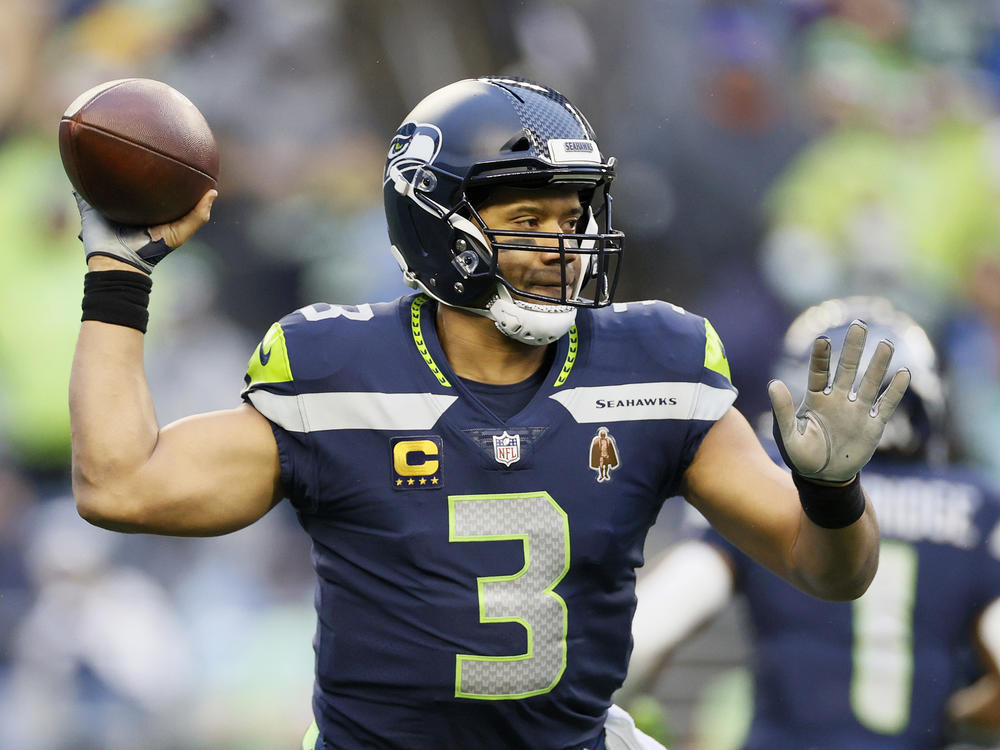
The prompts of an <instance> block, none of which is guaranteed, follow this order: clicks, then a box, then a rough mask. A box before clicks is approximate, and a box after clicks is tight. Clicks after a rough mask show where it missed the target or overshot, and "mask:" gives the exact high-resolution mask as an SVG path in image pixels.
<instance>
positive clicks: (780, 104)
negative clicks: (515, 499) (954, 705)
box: [0, 0, 1000, 750]
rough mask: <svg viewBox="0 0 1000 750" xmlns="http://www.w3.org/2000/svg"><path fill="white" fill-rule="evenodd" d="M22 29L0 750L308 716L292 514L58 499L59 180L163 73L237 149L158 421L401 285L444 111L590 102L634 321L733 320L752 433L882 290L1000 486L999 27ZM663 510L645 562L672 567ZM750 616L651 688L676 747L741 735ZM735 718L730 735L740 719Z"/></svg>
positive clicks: (241, 738)
mask: <svg viewBox="0 0 1000 750" xmlns="http://www.w3.org/2000/svg"><path fill="white" fill-rule="evenodd" d="M3 10H4V13H3V16H4V17H3V22H2V23H0V320H2V325H0V747H4V748H11V749H12V750H56V749H59V750H91V749H94V750H96V749H97V748H101V749H103V750H118V749H119V748H122V749H124V748H132V747H149V748H164V749H169V750H194V749H195V748H197V749H198V750H229V749H233V750H235V749H236V748H239V749H240V750H257V749H258V748H259V749H260V750H271V749H272V748H278V747H295V746H297V743H298V739H299V738H300V737H301V733H302V731H303V729H304V728H305V726H306V725H307V724H308V722H309V695H310V689H311V669H312V653H311V647H310V642H311V635H312V630H313V613H312V584H311V580H312V579H311V571H310V568H309V559H308V557H309V556H308V544H307V539H306V537H305V535H304V534H303V533H302V532H301V530H299V529H298V527H297V525H296V524H295V521H294V518H293V517H292V514H291V512H290V511H289V508H288V507H286V505H284V504H283V505H281V506H279V507H278V508H277V509H276V510H275V511H274V512H272V513H271V514H270V515H269V516H268V517H266V518H265V519H264V520H263V521H262V522H260V523H258V524H256V525H255V526H253V527H251V528H249V529H247V530H245V531H243V532H240V533H237V534H233V535H230V536H227V537H223V538H218V539H211V540H188V539H162V538H154V537H146V536H119V535H113V534H111V533H107V532H103V531H101V530H99V529H95V528H92V527H89V526H87V525H86V524H85V523H84V522H83V521H81V520H80V519H79V518H77V517H76V515H75V512H74V511H73V508H72V503H71V500H70V498H69V485H68V455H69V425H68V412H67V406H66V386H67V381H68V372H69V366H70V361H71V356H72V346H73V342H74V339H75V335H76V331H77V329H78V323H77V321H78V320H79V300H80V290H81V286H82V284H81V278H82V273H83V259H82V253H81V250H80V247H79V243H78V241H77V240H76V233H77V231H78V219H77V216H76V210H75V206H74V204H73V201H72V199H71V197H70V193H69V191H70V187H69V184H68V182H67V181H66V179H65V177H64V175H63V173H62V168H61V165H60V162H59V157H58V150H57V143H56V129H57V124H58V121H59V116H60V115H61V113H62V111H63V110H64V109H65V107H66V106H67V105H68V104H69V102H70V101H72V100H73V98H74V97H75V96H76V94H78V93H79V92H81V91H83V90H85V89H86V88H89V87H90V86H92V85H95V84H96V83H99V82H102V81H105V80H109V79H114V78H122V77H132V76H138V77H150V78H158V79H161V80H163V81H166V82H167V83H170V84H171V85H173V86H174V87H176V88H178V89H179V90H181V91H183V92H184V93H185V94H186V95H187V96H188V97H189V98H191V99H192V100H193V101H194V102H195V103H196V104H197V105H198V106H199V108H200V109H201V110H202V111H203V112H204V114H205V115H206V117H207V118H208V120H209V122H210V123H211V124H212V127H213V129H214V131H215V133H216V136H217V138H218V140H219V143H220V147H221V154H222V177H221V181H220V190H221V197H220V199H219V201H218V202H217V203H216V206H215V209H214V212H213V219H212V223H211V224H210V225H209V226H207V227H206V228H204V229H203V230H202V231H201V232H200V233H199V235H198V236H197V238H196V240H195V241H193V242H191V243H190V245H189V246H185V248H184V249H183V250H182V251H181V252H178V253H176V254H175V255H173V256H171V258H170V259H169V261H168V262H167V263H165V264H163V265H162V266H161V267H160V268H158V269H157V272H156V276H155V281H156V289H155V290H154V293H153V305H152V307H153V311H152V322H151V326H150V332H149V334H148V336H147V369H148V374H149V379H150V383H151V388H152V390H153V392H154V398H155V401H156V404H157V412H158V416H159V418H160V420H161V423H166V422H168V421H171V420H173V419H175V418H178V417H180V416H183V415H185V414H189V413H192V412H195V411H202V410H206V409H214V408H226V407H229V406H232V405H234V404H235V403H237V401H238V394H239V389H240V386H241V383H242V380H241V379H242V374H243V371H244V367H245V365H246V361H247V359H248V357H249V354H250V352H251V350H252V348H253V346H254V345H255V343H256V341H257V340H258V339H259V337H260V336H261V335H262V334H263V333H264V332H265V331H266V329H267V327H268V326H269V324H270V323H271V322H272V321H273V320H275V319H277V318H278V317H280V316H281V315H283V314H284V313H286V312H288V311H290V310H292V309H294V308H296V307H299V306H301V305H303V304H306V303H309V302H313V301H319V300H327V301H333V302H341V303H355V302H359V301H364V300H369V301H372V300H380V299H390V298H392V297H395V296H397V295H399V294H400V293H404V292H405V291H407V290H406V289H405V288H404V287H403V286H402V284H401V283H400V282H399V280H398V272H397V271H396V269H395V266H394V263H393V261H392V260H391V258H390V256H389V254H388V251H387V250H388V248H387V238H386V235H385V229H384V224H383V217H382V208H381V202H380V175H381V169H382V161H383V158H384V151H385V145H386V143H387V142H388V138H389V136H390V135H391V134H392V132H393V131H394V130H395V128H396V126H397V124H398V123H399V121H400V120H401V119H402V117H403V115H404V114H405V113H406V112H407V111H408V110H409V108H410V107H411V106H412V105H413V104H414V103H416V101H418V100H419V99H420V98H421V97H422V96H423V95H424V94H426V93H428V92H429V91H431V90H433V89H435V88H437V87H438V86H440V85H443V84H445V83H448V82H450V81H452V80H456V79H459V78H462V77H469V76H475V75H479V74H485V73H508V74H518V75H523V76H527V77H530V78H536V79H539V80H542V81H544V82H546V83H548V84H550V85H553V86H555V87H556V88H558V89H560V90H562V91H563V92H565V93H566V94H567V95H568V96H570V98H571V99H573V100H574V102H576V103H577V104H578V105H579V106H580V107H581V108H582V109H583V110H584V111H585V112H586V113H587V114H588V116H589V117H590V120H591V123H592V124H593V125H594V127H595V129H596V130H597V132H598V135H599V137H600V139H601V144H602V149H603V150H604V152H605V153H607V154H611V155H615V156H617V157H618V159H619V164H620V171H619V175H620V177H619V180H618V182H617V183H616V190H615V195H616V202H615V210H616V216H617V220H616V224H617V225H618V226H619V227H620V228H623V229H625V231H626V233H627V235H628V241H627V257H626V265H625V272H624V281H623V284H622V286H621V287H620V293H619V299H629V298H648V297H657V298H663V299H667V300H670V301H672V302H674V303H676V304H680V305H683V306H685V307H688V308H689V309H692V310H694V311H696V312H698V313H701V314H704V315H707V316H708V317H710V318H711V319H712V320H713V322H714V323H715V325H716V328H717V329H718V330H719V332H720V333H721V335H722V337H723V339H724V341H725V342H726V344H727V347H728V353H729V357H730V361H731V363H732V368H733V376H734V380H735V383H736V385H737V386H738V387H739V388H740V389H741V396H740V399H739V401H738V406H740V407H741V408H742V409H743V410H744V412H745V413H746V414H747V415H748V416H749V417H750V418H753V417H754V416H755V415H757V414H759V413H760V412H761V411H763V410H764V408H765V407H766V400H765V398H766V397H765V396H764V384H765V383H766V381H767V379H768V376H769V365H768V363H769V362H770V361H771V359H772V357H773V355H774V353H775V352H776V350H777V347H778V345H779V343H780V340H779V337H780V333H781V332H782V331H783V329H784V327H785V325H786V324H787V323H788V322H789V321H790V320H791V318H792V317H793V316H794V314H795V312H796V311H797V310H798V309H799V308H800V307H801V306H803V305H805V304H809V303H812V302H816V301H818V300H820V299H823V298H825V297H829V296H834V295H841V294H846V293H849V292H851V293H857V292H873V291H877V292H880V293H884V294H887V295H889V296H890V297H891V298H893V299H894V300H895V301H896V302H897V303H898V304H899V305H900V306H902V307H903V308H904V309H906V310H907V311H908V312H910V313H911V314H913V315H915V316H916V317H917V318H918V319H919V320H920V322H921V323H923V324H924V325H925V326H926V327H927V328H928V330H929V331H930V332H931V334H932V335H933V337H934V338H935V340H936V342H937V343H938V345H939V346H940V347H941V350H942V352H944V353H945V362H946V365H947V368H948V373H949V378H950V380H951V382H952V384H953V394H954V398H955V400H954V404H953V410H952V417H953V419H952V429H953V436H952V437H953V443H954V446H955V453H956V456H957V457H959V458H960V459H961V460H964V461H968V462H970V463H975V464H978V465H980V466H981V467H983V468H984V469H986V470H987V471H989V472H992V473H993V475H994V476H996V477H1000V459H998V458H997V456H1000V355H998V349H1000V347H998V343H997V342H998V341H1000V260H998V258H1000V219H998V214H1000V212H998V211H997V208H998V198H1000V128H998V124H1000V120H998V119H997V114H998V106H1000V99H998V94H1000V2H997V0H784V1H779V0H745V1H742V2H736V1H725V0H616V2H613V3H609V2H600V1H599V0H563V1H562V2H557V1H555V0H551V1H545V0H523V1H522V2H512V1H508V0H499V1H496V2H490V1H489V0H424V1H421V2H399V1H398V0H379V1H378V2H374V1H372V0H339V1H331V2H320V0H315V1H312V0H282V1H281V2H279V1H278V0H129V1H119V2H111V1H107V2H94V1H93V0H6V2H5V3H4V4H3ZM677 506H678V503H677V502H672V503H668V505H667V506H666V508H665V510H664V514H663V523H661V524H660V526H659V527H658V528H657V529H656V530H655V531H654V534H653V536H652V537H651V539H650V546H649V552H650V553H655V551H657V550H658V549H660V548H661V547H663V546H664V545H665V544H667V543H669V541H670V540H671V527H672V523H673V521H674V520H675V519H676V515H677V513H678V511H679V508H678V507H677ZM745 657H746V646H745V643H744V640H743V632H742V623H741V619H740V615H739V611H738V610H733V611H732V612H731V613H730V615H729V616H727V617H725V618H723V620H722V622H721V623H720V624H718V625H716V626H714V627H713V628H712V629H710V630H709V631H707V632H706V633H704V634H703V635H702V636H700V637H699V638H698V639H697V640H696V641H695V642H694V643H693V644H691V645H690V646H688V647H687V648H686V649H684V651H682V652H681V653H680V654H679V655H678V662H677V665H676V668H675V669H674V670H673V671H672V672H671V673H669V674H668V675H667V676H666V677H665V678H664V679H663V680H662V681H661V683H660V685H658V695H659V697H661V698H662V699H663V700H664V702H665V705H666V709H667V722H668V725H669V732H670V734H671V735H672V737H673V740H674V741H673V744H672V745H671V747H672V749H673V750H681V749H682V748H706V749H710V750H721V749H722V748H724V747H726V745H725V743H726V742H727V740H726V738H725V737H724V736H722V735H721V734H720V732H721V733H725V732H728V731H733V730H732V727H736V726H738V724H739V717H740V716H741V711H742V710H743V708H741V706H742V705H743V704H742V697H741V696H743V695H745V692H744V690H745V684H746V677H745V671H744V669H743V666H742V665H743V660H744V659H745ZM720 717H721V718H720Z"/></svg>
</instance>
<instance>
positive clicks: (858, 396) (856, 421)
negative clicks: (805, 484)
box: [767, 320, 910, 483]
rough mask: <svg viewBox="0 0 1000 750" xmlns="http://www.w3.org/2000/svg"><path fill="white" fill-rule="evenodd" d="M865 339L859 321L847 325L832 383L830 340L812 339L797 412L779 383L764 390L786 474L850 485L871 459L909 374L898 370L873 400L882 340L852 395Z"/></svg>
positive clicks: (889, 349)
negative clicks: (768, 401)
mask: <svg viewBox="0 0 1000 750" xmlns="http://www.w3.org/2000/svg"><path fill="white" fill-rule="evenodd" d="M867 336H868V327H867V326H866V325H865V324H864V323H863V322H862V321H860V320H855V321H854V322H853V323H851V325H850V327H849V328H848V329H847V334H846V336H845V337H844V346H843V350H842V351H841V353H840V362H839V364H838V365H837V372H836V375H835V376H834V378H833V382H832V383H830V382H829V378H830V352H831V346H830V339H828V338H826V337H825V336H820V337H819V338H817V339H816V341H815V343H814V344H813V349H812V355H811V357H810V359H809V380H808V384H807V387H806V393H805V397H804V398H803V399H802V403H801V405H800V406H799V408H798V410H797V411H796V409H795V406H794V404H793V402H792V396H791V393H789V391H788V387H787V386H786V385H785V384H784V383H782V382H781V381H780V380H772V381H771V382H770V383H769V384H768V388H767V393H768V396H769V397H770V398H771V407H772V408H773V409H774V434H775V438H776V439H777V441H778V447H779V448H780V449H781V454H782V456H783V457H784V458H785V461H786V462H787V463H788V465H789V468H791V469H792V470H793V471H795V472H797V473H798V474H799V475H801V476H803V477H805V478H807V479H812V480H815V481H819V482H834V483H841V482H847V481H850V480H851V479H853V478H854V476H855V475H857V473H858V472H859V471H860V470H861V468H862V467H863V466H864V465H865V464H866V463H868V461H869V459H870V458H871V457H872V454H873V453H875V449H876V448H877V447H878V443H879V440H880V439H881V438H882V432H883V430H884V429H885V425H886V423H887V422H888V421H889V419H890V417H892V415H893V412H895V411H896V407H897V406H899V402H900V400H901V399H902V398H903V394H904V393H905V392H906V389H907V387H908V386H909V384H910V371H909V370H907V369H905V368H901V369H899V370H897V371H896V373H895V374H894V375H893V376H892V380H891V381H890V382H889V384H888V385H887V386H886V387H885V390H884V391H883V392H882V394H881V395H879V390H880V389H881V387H882V382H883V380H884V378H885V375H886V372H887V371H888V369H889V362H890V361H891V360H892V353H893V346H892V343H891V342H890V341H888V340H887V339H883V340H882V341H880V342H879V344H878V346H877V347H876V349H875V353H874V354H873V355H872V358H871V361H870V362H869V364H868V369H867V370H866V371H865V373H864V375H863V376H862V378H861V383H860V385H859V386H858V389H857V392H856V393H855V392H853V388H854V381H855V378H856V376H857V372H858V365H859V363H860V360H861V353H862V351H863V350H864V346H865V339H866V338H867Z"/></svg>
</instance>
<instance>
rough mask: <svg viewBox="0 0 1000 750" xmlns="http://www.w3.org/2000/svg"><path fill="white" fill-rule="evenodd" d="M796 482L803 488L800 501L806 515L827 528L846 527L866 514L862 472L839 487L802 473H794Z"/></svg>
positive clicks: (799, 488)
mask: <svg viewBox="0 0 1000 750" xmlns="http://www.w3.org/2000/svg"><path fill="white" fill-rule="evenodd" d="M792 481H793V482H795V488H796V489H797V490H798V491H799V502H801V503H802V510H804V511H805V513H806V517H807V518H808V519H809V520H810V521H812V522H813V523H814V524H816V525H817V526H822V527H823V528H824V529H842V528H844V527H845V526H850V525H851V524H852V523H854V522H855V521H857V520H858V519H859V518H861V516H862V515H864V512H865V493H864V492H863V491H862V490H861V474H860V473H858V474H857V475H856V476H855V477H854V479H852V480H851V482H850V483H849V484H845V485H841V486H839V487H838V486H837V485H828V484H818V483H817V482H813V481H810V480H809V479H806V478H805V477H804V476H802V475H801V474H799V473H798V472H795V471H793V472H792Z"/></svg>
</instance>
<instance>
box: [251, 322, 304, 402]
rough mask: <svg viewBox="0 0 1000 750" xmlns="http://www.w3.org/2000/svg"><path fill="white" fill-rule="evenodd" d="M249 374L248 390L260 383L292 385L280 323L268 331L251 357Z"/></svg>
mask: <svg viewBox="0 0 1000 750" xmlns="http://www.w3.org/2000/svg"><path fill="white" fill-rule="evenodd" d="M247 374H248V375H249V376H250V383H249V385H248V386H247V387H248V388H249V387H251V386H254V385H257V384H258V383H290V382H291V381H292V380H293V379H294V378H293V377H292V364H291V362H290V361H289V359H288V347H287V345H286V344H285V332H284V330H282V328H281V324H280V323H275V324H274V325H272V326H271V327H270V328H268V329H267V333H266V334H264V338H263V340H261V342H260V344H259V345H258V346H257V349H256V350H255V351H254V353H253V355H252V356H251V357H250V364H248V365H247Z"/></svg>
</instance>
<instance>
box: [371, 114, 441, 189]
mask: <svg viewBox="0 0 1000 750" xmlns="http://www.w3.org/2000/svg"><path fill="white" fill-rule="evenodd" d="M440 150H441V131H440V130H439V129H438V127H437V126H436V125H431V124H429V123H424V122H407V123H403V125H402V126H400V128H399V130H397V131H396V135H395V136H393V138H392V142H391V143H390V144H389V153H388V155H387V156H386V163H385V174H384V175H383V179H384V180H386V181H388V180H389V170H390V169H392V168H393V167H395V168H397V169H398V170H399V172H400V173H401V174H403V175H404V176H406V177H410V176H411V175H412V173H413V172H414V171H416V170H417V169H419V168H420V167H423V166H426V165H427V164H433V163H434V160H435V159H436V158H437V155H438V152H439V151H440Z"/></svg>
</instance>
